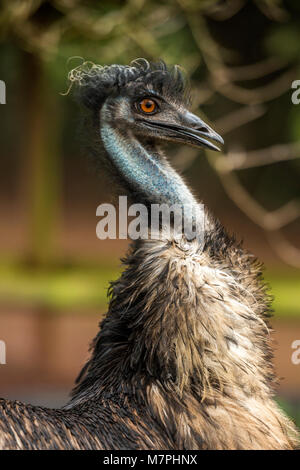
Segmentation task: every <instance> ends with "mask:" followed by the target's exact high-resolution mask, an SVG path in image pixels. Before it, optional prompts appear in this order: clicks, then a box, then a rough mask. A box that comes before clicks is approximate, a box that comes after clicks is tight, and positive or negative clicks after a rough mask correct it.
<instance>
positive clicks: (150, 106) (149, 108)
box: [140, 98, 157, 114]
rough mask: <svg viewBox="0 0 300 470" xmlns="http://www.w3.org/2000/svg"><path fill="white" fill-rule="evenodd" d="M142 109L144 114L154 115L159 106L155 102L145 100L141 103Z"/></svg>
mask: <svg viewBox="0 0 300 470" xmlns="http://www.w3.org/2000/svg"><path fill="white" fill-rule="evenodd" d="M140 108H141V110H142V111H143V112H144V113H148V114H150V113H153V111H155V110H156V108H157V104H156V103H155V101H153V100H150V99H149V98H145V99H143V100H142V101H141V102H140Z"/></svg>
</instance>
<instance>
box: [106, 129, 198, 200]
mask: <svg viewBox="0 0 300 470" xmlns="http://www.w3.org/2000/svg"><path fill="white" fill-rule="evenodd" d="M101 137H102V141H103V143H104V146H105V149H106V151H107V152H108V154H109V156H110V158H111V161H112V163H113V165H114V167H115V168H116V170H117V172H118V173H119V176H120V178H121V179H122V180H123V182H124V185H125V186H126V188H128V189H129V192H130V193H131V196H132V197H133V199H135V202H143V203H148V204H151V203H157V204H162V203H165V204H169V205H173V204H179V205H181V206H185V207H191V208H192V207H196V206H197V202H196V200H195V199H194V197H193V196H192V194H191V192H190V190H189V189H188V187H187V186H186V185H185V183H184V181H183V180H182V178H181V177H180V176H179V175H178V174H177V173H176V171H175V170H174V169H173V168H172V167H171V166H170V165H169V164H168V162H167V160H166V159H165V157H164V156H163V155H162V153H161V152H160V151H159V150H158V149H157V148H155V147H154V146H152V145H150V144H148V145H147V144H145V145H142V143H141V142H140V141H139V140H138V139H137V138H136V137H135V136H134V135H133V134H132V132H130V131H127V132H121V131H120V130H118V129H115V128H113V127H112V126H110V125H109V124H108V123H106V122H105V121H104V122H102V126H101ZM137 199H138V200H137Z"/></svg>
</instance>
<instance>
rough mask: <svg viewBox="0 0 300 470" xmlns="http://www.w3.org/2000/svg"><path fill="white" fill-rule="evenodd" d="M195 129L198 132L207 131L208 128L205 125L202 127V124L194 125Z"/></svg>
mask: <svg viewBox="0 0 300 470" xmlns="http://www.w3.org/2000/svg"><path fill="white" fill-rule="evenodd" d="M196 129H197V131H200V132H206V133H208V129H207V127H204V126H200V127H196Z"/></svg>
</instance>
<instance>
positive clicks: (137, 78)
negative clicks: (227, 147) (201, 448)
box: [69, 59, 223, 150]
mask: <svg viewBox="0 0 300 470" xmlns="http://www.w3.org/2000/svg"><path fill="white" fill-rule="evenodd" d="M69 78H70V80H71V81H73V82H76V83H77V84H79V85H80V86H79V87H78V92H79V99H80V101H81V102H82V103H83V104H84V105H85V106H86V107H87V108H88V109H90V110H91V111H92V113H93V116H94V123H96V125H97V126H98V125H99V126H101V124H102V123H103V121H105V122H106V123H108V124H109V125H110V126H112V127H113V128H116V129H118V130H119V131H120V132H124V133H128V132H130V133H132V134H133V135H135V136H137V137H138V138H139V140H140V141H141V142H142V143H145V144H146V143H151V142H157V141H163V140H164V141H172V142H181V143H186V144H189V145H193V146H197V147H207V148H209V149H212V150H219V149H218V147H217V146H216V145H214V144H213V143H212V142H211V140H213V141H216V142H219V143H221V144H222V143H223V139H222V138H221V137H220V136H219V135H218V134H217V133H216V132H215V131H213V130H212V129H211V128H210V127H209V126H208V125H207V124H206V123H204V122H203V121H202V120H201V119H200V118H199V117H198V116H195V115H194V114H192V113H190V112H189V111H188V109H187V105H188V95H187V92H186V83H185V79H184V77H183V74H182V72H181V71H180V69H179V68H178V67H177V66H175V67H173V68H167V66H166V65H165V64H164V63H163V62H159V63H157V64H155V63H149V62H148V61H146V60H145V59H137V60H135V61H133V62H132V63H131V65H129V66H122V65H110V66H104V67H102V66H100V65H95V64H90V63H85V64H83V65H82V66H79V67H77V68H76V69H74V70H72V71H71V73H70V75H69Z"/></svg>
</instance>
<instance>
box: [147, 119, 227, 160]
mask: <svg viewBox="0 0 300 470" xmlns="http://www.w3.org/2000/svg"><path fill="white" fill-rule="evenodd" d="M178 118H179V119H178V122H179V123H180V124H177V123H175V122H174V123H173V122H172V123H169V122H164V121H156V120H155V121H154V120H153V121H148V120H147V121H146V120H143V122H144V124H146V125H147V126H150V127H155V128H156V130H157V131H158V137H161V138H164V139H167V140H171V141H180V142H183V143H185V144H189V145H193V146H196V147H206V148H208V149H210V150H216V151H218V152H220V149H219V147H217V146H216V145H214V144H213V143H212V142H210V141H211V140H212V141H214V142H218V143H219V144H222V145H223V144H224V140H223V139H222V137H221V136H220V135H219V134H217V133H216V132H215V131H214V130H213V129H212V128H211V127H210V126H209V125H208V124H206V123H205V122H204V121H202V119H200V118H199V117H198V116H196V115H195V114H192V113H190V112H189V111H185V112H184V113H182V114H180V115H179V116H178ZM208 139H209V140H208Z"/></svg>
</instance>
